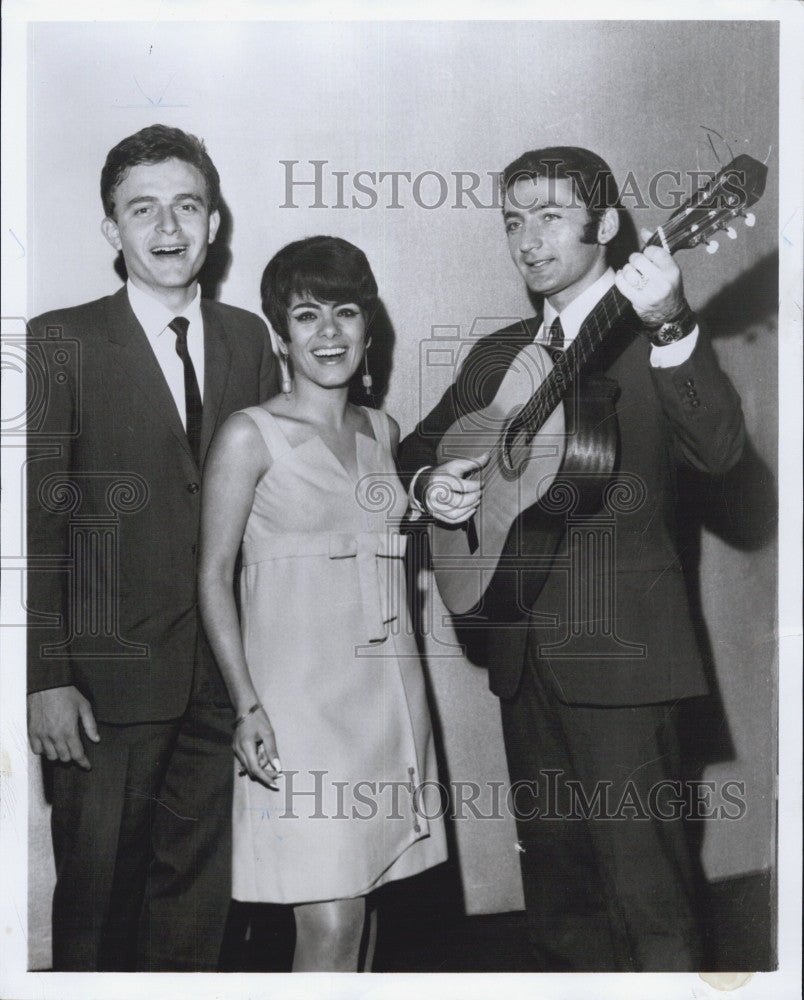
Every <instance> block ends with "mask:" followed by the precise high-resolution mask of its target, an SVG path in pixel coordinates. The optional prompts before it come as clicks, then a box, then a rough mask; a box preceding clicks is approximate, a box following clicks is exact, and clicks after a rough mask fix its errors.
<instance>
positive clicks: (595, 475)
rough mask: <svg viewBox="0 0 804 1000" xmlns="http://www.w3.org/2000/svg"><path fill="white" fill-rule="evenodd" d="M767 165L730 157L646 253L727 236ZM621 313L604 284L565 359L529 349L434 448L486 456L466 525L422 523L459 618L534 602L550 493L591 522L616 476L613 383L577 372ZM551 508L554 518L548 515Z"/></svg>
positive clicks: (548, 540) (549, 527) (550, 538)
mask: <svg viewBox="0 0 804 1000" xmlns="http://www.w3.org/2000/svg"><path fill="white" fill-rule="evenodd" d="M766 176H767V167H766V166H765V165H764V164H762V163H760V162H759V161H758V160H755V159H753V157H750V156H746V155H740V156H737V157H736V158H735V159H733V160H732V161H731V162H730V163H729V164H728V165H727V166H726V167H724V168H723V169H722V170H721V171H720V173H718V174H717V175H716V176H715V177H714V178H713V179H712V180H711V181H710V182H709V183H708V184H705V185H703V186H702V187H701V188H700V189H699V190H698V191H696V192H695V194H694V195H693V196H692V197H691V198H690V199H689V200H688V201H687V202H685V204H683V205H682V206H681V207H680V208H679V209H678V210H677V211H675V212H674V213H673V214H672V215H671V216H670V217H669V218H668V220H667V221H666V222H665V223H664V225H662V226H659V228H658V229H657V230H656V232H655V233H653V235H652V236H651V237H650V239H649V240H648V244H647V245H653V246H663V247H665V249H667V250H669V251H670V252H671V253H676V252H677V251H678V250H682V249H688V248H691V247H696V246H699V245H701V244H705V245H706V248H707V250H708V251H709V252H710V253H713V252H714V251H716V250H717V248H718V244H717V242H716V241H714V240H712V239H710V237H711V236H713V234H715V233H716V232H717V231H718V230H724V231H725V232H726V234H727V235H728V236H729V237H730V238H732V239H733V238H735V237H736V235H737V234H736V232H735V230H734V229H733V227H732V226H731V225H730V222H731V220H733V219H734V218H735V217H736V216H743V217H744V219H745V224H746V225H748V226H753V224H754V217H753V216H752V215H751V214H750V213H746V209H747V208H749V207H750V206H752V205H753V204H754V203H755V202H757V201H758V200H759V198H760V197H761V196H762V193H763V191H764V189H765V178H766ZM630 309H631V305H630V303H629V302H628V300H627V299H626V298H625V296H623V295H622V294H621V292H620V291H619V290H618V289H617V288H614V287H612V288H611V289H610V290H609V291H608V292H607V293H606V295H604V296H603V298H602V299H601V300H600V302H598V304H597V306H596V307H595V308H594V309H593V311H592V312H591V313H590V315H589V316H588V317H587V318H586V319H585V320H584V323H583V325H582V326H581V329H580V331H579V333H578V336H577V337H576V338H575V340H573V341H572V343H571V344H570V346H569V347H568V348H567V350H566V351H564V352H560V353H558V354H555V355H553V356H551V353H550V352H549V351H548V349H546V348H545V347H543V346H542V345H540V344H536V343H531V344H529V345H528V346H526V347H525V348H524V349H523V350H522V351H521V352H520V353H519V354H518V355H517V356H516V358H515V359H514V361H513V362H512V364H511V365H510V367H509V368H508V370H507V372H506V374H505V376H504V377H503V380H502V383H501V384H500V387H499V389H498V391H497V393H496V395H495V397H494V399H493V401H492V402H491V403H490V404H489V405H488V406H485V407H483V408H482V409H477V410H474V411H472V412H469V413H467V414H465V415H464V416H462V417H461V418H460V419H459V420H457V421H456V422H455V423H454V424H453V425H452V426H451V427H450V428H449V430H448V431H447V432H446V434H444V436H443V437H442V439H441V441H440V442H439V445H438V449H437V455H438V461H439V463H441V462H446V461H448V460H450V459H453V458H474V457H477V456H479V455H482V454H483V453H484V452H486V451H488V452H490V457H489V460H488V463H487V464H486V466H485V468H484V470H483V481H484V485H483V497H482V501H481V503H480V506H479V508H478V510H477V512H476V513H475V515H474V517H472V518H471V519H470V520H469V521H468V522H466V523H465V524H462V525H446V524H442V523H439V522H435V523H434V524H433V525H432V529H431V530H432V535H431V551H432V561H433V569H434V572H435V577H436V582H437V584H438V589H439V591H440V593H441V596H442V598H443V600H444V603H445V604H446V606H447V608H448V609H449V610H450V611H451V612H452V613H453V614H457V615H467V614H472V615H481V616H483V617H487V618H497V619H500V620H503V619H505V620H508V619H510V618H511V617H514V618H516V617H521V609H524V608H527V607H530V606H531V605H532V604H533V602H534V601H535V600H536V598H537V597H538V594H539V592H540V591H541V589H542V587H543V585H544V582H545V580H546V578H547V576H548V574H549V572H550V566H551V563H552V559H553V556H554V554H555V551H556V549H557V547H558V544H559V542H560V540H561V538H562V537H563V534H564V530H565V527H566V519H565V516H558V515H557V514H556V513H555V512H554V511H555V508H556V505H555V504H551V502H550V499H551V496H557V495H559V494H560V492H561V489H562V488H563V489H565V490H566V489H569V490H572V491H573V495H574V502H575V507H574V513H576V514H577V513H581V514H584V513H594V511H595V510H597V509H599V508H600V506H601V502H602V496H603V490H604V489H605V487H606V485H607V484H608V483H609V481H610V479H611V476H612V473H613V472H614V470H615V467H616V461H617V450H618V440H619V437H618V428H617V420H616V412H615V404H616V399H617V395H618V393H619V386H618V385H617V383H616V382H614V381H613V380H612V379H607V378H602V377H596V376H588V375H585V373H586V372H588V369H589V368H590V367H591V363H592V361H593V359H594V358H595V356H596V355H597V354H598V353H599V352H600V350H601V348H602V346H603V344H604V343H606V342H607V338H608V337H609V334H610V333H611V331H612V330H613V329H614V327H615V326H616V324H617V323H618V322H619V321H620V320H621V319H622V318H623V316H624V315H625V314H626V313H627V311H628V310H630ZM551 506H552V507H553V512H551V509H550V508H551Z"/></svg>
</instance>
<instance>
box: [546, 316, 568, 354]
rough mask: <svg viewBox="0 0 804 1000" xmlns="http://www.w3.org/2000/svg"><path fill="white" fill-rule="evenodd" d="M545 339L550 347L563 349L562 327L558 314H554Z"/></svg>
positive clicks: (558, 349)
mask: <svg viewBox="0 0 804 1000" xmlns="http://www.w3.org/2000/svg"><path fill="white" fill-rule="evenodd" d="M547 340H548V343H549V345H550V347H552V348H553V349H554V350H557V351H563V350H564V329H563V327H562V326H561V317H560V316H556V318H555V319H554V320H553V322H552V323H551V324H550V329H549V331H548V336H547Z"/></svg>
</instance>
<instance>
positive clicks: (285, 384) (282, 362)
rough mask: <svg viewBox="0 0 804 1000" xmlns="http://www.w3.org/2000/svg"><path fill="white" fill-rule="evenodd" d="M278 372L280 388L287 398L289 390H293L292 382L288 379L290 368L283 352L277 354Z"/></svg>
mask: <svg viewBox="0 0 804 1000" xmlns="http://www.w3.org/2000/svg"><path fill="white" fill-rule="evenodd" d="M279 372H280V374H281V376H282V380H281V388H282V392H283V393H284V394H285V395H286V396H289V395H290V392H291V390H292V389H293V380H292V379H291V377H290V368H289V367H288V356H287V354H285V352H284V351H280V352H279Z"/></svg>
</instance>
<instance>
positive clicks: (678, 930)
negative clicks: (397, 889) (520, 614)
mask: <svg viewBox="0 0 804 1000" xmlns="http://www.w3.org/2000/svg"><path fill="white" fill-rule="evenodd" d="M543 670H544V667H543V665H541V664H540V663H539V662H538V661H534V660H533V659H532V658H531V655H530V654H529V657H528V660H526V663H525V668H524V670H523V676H522V682H521V684H520V688H519V690H518V692H517V693H516V695H515V696H514V697H513V698H511V699H502V700H501V709H502V721H503V734H504V739H505V748H506V755H507V758H508V769H509V774H510V778H511V782H512V784H513V785H514V787H515V792H516V793H515V796H514V798H513V802H514V805H515V807H516V809H517V831H518V836H519V841H520V850H521V851H522V853H521V855H520V861H521V868H522V880H523V889H524V896H525V907H526V911H527V923H528V934H529V938H530V942H531V948H532V954H533V959H534V968H535V969H538V970H541V971H554V972H559V971H601V972H604V971H645V972H648V971H651V972H668V971H691V970H695V969H698V968H700V962H701V949H700V938H699V931H698V927H697V921H696V917H695V902H694V880H693V866H692V860H691V857H690V853H689V847H688V844H687V838H686V833H685V830H684V823H683V819H682V818H680V817H681V809H679V808H678V803H677V795H676V794H675V791H674V786H670V785H669V782H670V781H671V780H672V781H675V780H676V779H678V776H679V772H680V762H679V749H678V739H677V735H676V731H675V725H674V719H673V706H672V705H647V706H636V707H614V708H609V707H591V706H586V705H566V704H564V703H562V702H561V701H559V700H558V699H557V698H556V696H555V693H554V690H553V688H552V686H551V685H550V682H549V679H547V678H545V677H544V676H543V672H542V671H543ZM518 782H521V783H522V784H521V785H518V786H517V785H516V783H518ZM652 789H653V792H651V790H652ZM596 796H597V799H596ZM674 802H675V805H674Z"/></svg>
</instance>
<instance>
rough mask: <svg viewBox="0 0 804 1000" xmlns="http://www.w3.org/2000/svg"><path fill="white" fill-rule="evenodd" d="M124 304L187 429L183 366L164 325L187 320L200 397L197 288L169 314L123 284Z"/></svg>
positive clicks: (138, 290) (200, 327)
mask: <svg viewBox="0 0 804 1000" xmlns="http://www.w3.org/2000/svg"><path fill="white" fill-rule="evenodd" d="M126 292H127V293H128V301H129V303H130V305H131V309H132V311H133V313H134V315H135V316H136V317H137V321H138V322H139V324H140V326H141V327H142V328H143V330H144V331H145V336H146V337H147V338H148V343H149V344H150V345H151V350H152V351H153V352H154V355H155V356H156V360H157V362H158V363H159V367H160V368H161V369H162V374H163V375H164V376H165V381H166V382H167V384H168V388H169V389H170V393H171V395H172V396H173V399H174V401H175V403H176V409H177V410H178V411H179V416H180V417H181V422H182V425H183V426H184V429H185V430H187V413H186V407H185V400H184V363H183V362H182V360H181V358H180V357H179V356H178V354H177V353H176V334H175V333H174V332H173V330H171V329H170V327H169V326H168V324H169V323H171V322H172V321H173V320H174V319H175V318H176V317H177V316H184V318H185V319H187V320H189V323H190V325H189V327H188V328H187V349H188V351H189V353H190V357H191V359H192V362H193V367H194V368H195V377H196V378H197V379H198V389H199V391H200V393H201V398H202V399H203V398H204V322H203V320H202V318H201V288H200V287H198V288H196V292H195V298H194V299H193V300H192V302H190V303H188V305H186V306H185V307H184V309H182V310H181V312H178V313H176V312H173V311H172V310H170V309H168V308H167V307H166V306H163V305H162V303H161V302H157V300H156V299H154V298H152V297H151V296H150V295H148V293H147V292H144V291H143V290H142V289H141V288H138V287H137V286H136V285H133V284H132V283H131V282H130V281H127V282H126Z"/></svg>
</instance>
